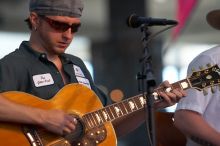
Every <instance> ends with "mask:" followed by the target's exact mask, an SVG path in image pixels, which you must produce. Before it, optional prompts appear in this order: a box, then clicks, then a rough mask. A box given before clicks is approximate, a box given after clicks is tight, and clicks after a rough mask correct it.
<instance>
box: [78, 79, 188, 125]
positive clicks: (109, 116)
mask: <svg viewBox="0 0 220 146" xmlns="http://www.w3.org/2000/svg"><path fill="white" fill-rule="evenodd" d="M190 87H191V85H190V82H189V81H188V79H187V78H186V79H184V80H181V81H178V82H175V83H173V84H172V86H171V87H170V88H165V89H164V88H157V89H155V91H156V92H154V93H153V97H154V101H155V103H156V102H160V101H161V100H162V98H161V97H160V96H158V95H159V94H158V93H159V92H169V91H170V90H172V89H176V88H182V89H188V88H190ZM145 96H146V95H143V94H140V95H137V96H134V97H131V98H127V99H126V100H123V101H121V102H118V103H114V104H112V105H109V106H106V107H104V108H102V109H99V110H97V111H93V112H90V113H87V114H85V115H84V116H83V117H82V119H83V120H84V122H85V123H86V125H87V127H88V128H94V127H98V126H100V125H102V124H103V123H105V122H109V121H114V120H115V119H118V118H120V117H123V116H126V115H129V114H131V113H133V112H135V111H138V110H141V109H143V108H144V107H145V106H146V97H145Z"/></svg>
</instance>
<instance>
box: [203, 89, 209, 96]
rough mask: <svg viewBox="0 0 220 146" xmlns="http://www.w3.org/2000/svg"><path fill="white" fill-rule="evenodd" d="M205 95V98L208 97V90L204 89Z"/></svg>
mask: <svg viewBox="0 0 220 146" xmlns="http://www.w3.org/2000/svg"><path fill="white" fill-rule="evenodd" d="M203 95H205V96H206V95H208V91H207V89H206V88H204V89H203Z"/></svg>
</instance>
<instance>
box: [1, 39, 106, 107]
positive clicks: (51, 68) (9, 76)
mask: <svg viewBox="0 0 220 146" xmlns="http://www.w3.org/2000/svg"><path fill="white" fill-rule="evenodd" d="M60 58H61V61H62V64H63V69H64V72H65V73H66V76H67V81H68V84H69V83H79V78H78V77H80V79H81V80H83V81H84V80H86V81H87V82H86V83H88V84H89V86H90V87H91V89H92V90H93V91H94V92H95V93H96V94H97V96H98V97H99V98H100V100H101V101H102V103H103V105H107V104H108V103H109V100H108V99H107V98H106V97H104V96H103V94H102V93H100V90H99V89H98V88H97V87H96V86H95V84H94V82H93V80H92V77H91V75H90V73H89V71H88V70H87V68H86V66H85V64H84V63H83V61H82V60H81V59H80V58H78V57H76V56H73V55H70V54H62V55H60ZM74 68H75V69H74ZM76 69H79V70H80V71H79V72H78V73H77V72H76ZM42 78H43V79H44V80H45V79H46V80H47V81H48V82H42V81H43V79H42ZM63 87H64V83H63V80H62V77H61V74H60V73H59V71H58V70H57V68H56V67H55V65H54V64H53V63H52V62H50V61H49V60H48V59H47V56H46V54H44V53H39V52H36V51H34V50H33V49H32V48H31V47H30V46H29V42H27V41H23V42H22V43H21V45H20V47H19V49H16V50H15V51H14V52H12V53H10V54H8V55H6V56H5V57H4V58H2V59H1V60H0V92H5V91H23V92H26V93H30V94H32V95H35V96H37V97H40V98H43V99H51V98H52V97H53V96H54V95H55V94H56V93H57V92H58V91H59V90H60V89H61V88H63Z"/></svg>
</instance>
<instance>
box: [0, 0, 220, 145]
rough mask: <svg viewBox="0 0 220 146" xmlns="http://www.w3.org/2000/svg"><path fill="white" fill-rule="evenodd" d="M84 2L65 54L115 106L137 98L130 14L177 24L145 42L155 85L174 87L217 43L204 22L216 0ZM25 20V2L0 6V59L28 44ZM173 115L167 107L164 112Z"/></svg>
mask: <svg viewBox="0 0 220 146" xmlns="http://www.w3.org/2000/svg"><path fill="white" fill-rule="evenodd" d="M84 3H85V8H84V11H83V16H82V26H81V28H80V31H79V33H77V34H76V37H75V38H74V40H73V42H72V44H71V45H70V46H69V48H68V50H67V52H68V53H71V54H74V55H76V56H79V57H81V58H82V59H83V60H84V61H85V63H86V65H87V66H88V68H89V70H90V72H91V74H92V76H93V78H94V80H95V82H96V84H97V85H98V86H99V87H100V89H102V90H103V91H104V92H105V93H106V94H107V95H109V96H110V97H111V98H112V99H113V100H114V101H119V100H121V99H126V98H128V97H131V96H134V95H136V94H139V93H140V91H139V90H138V87H139V84H138V81H137V79H136V76H137V74H138V73H139V72H141V69H142V64H141V63H140V61H139V60H140V59H141V57H142V56H143V51H144V49H143V48H144V47H143V45H142V35H143V34H142V32H141V30H140V28H135V29H134V28H130V27H128V26H127V24H126V20H127V17H128V16H129V15H131V14H132V13H136V14H137V15H139V16H143V17H153V18H166V19H171V20H177V21H178V22H179V24H178V25H177V26H176V27H174V28H172V29H169V30H167V31H165V32H163V33H161V34H159V35H158V36H156V37H155V38H154V39H153V40H152V41H151V42H150V43H149V46H148V50H149V54H150V55H151V56H152V66H153V72H154V75H155V80H156V83H157V85H158V84H160V83H161V82H162V81H164V80H169V81H170V82H176V81H178V80H181V79H184V78H186V69H187V65H188V63H189V62H190V61H191V60H192V59H193V58H194V57H195V56H196V55H198V54H199V53H200V52H202V51H204V50H207V49H208V48H211V47H212V46H215V45H217V44H218V43H219V41H220V39H219V36H220V34H219V33H220V32H219V31H216V30H214V29H213V28H211V27H210V26H209V25H208V24H207V22H206V14H207V12H209V11H210V10H213V9H217V8H220V5H219V1H218V0H137V1H134V0H84ZM28 15H29V11H28V1H27V0H19V1H15V0H1V1H0V46H1V48H0V50H1V51H0V58H1V57H3V56H4V55H6V54H8V53H9V52H11V51H13V50H15V49H16V48H18V46H19V44H20V43H21V41H22V40H28V39H29V30H28V27H27V26H26V24H25V23H24V19H26V18H27V17H28ZM165 27H166V26H153V27H149V29H148V30H149V32H150V33H151V34H154V33H156V32H158V31H160V30H162V29H163V28H165ZM114 93H116V94H114ZM174 110H175V106H172V107H171V108H167V109H166V110H164V111H165V112H171V113H172V112H173V111H174ZM161 124H163V122H161ZM159 131H160V130H159ZM146 135H147V130H146V126H145V124H143V125H142V126H141V127H140V128H138V129H137V130H135V131H134V132H133V133H131V134H129V135H127V136H125V137H122V138H120V139H119V141H118V146H134V145H138V146H146V145H147V137H146ZM171 146H172V145H171Z"/></svg>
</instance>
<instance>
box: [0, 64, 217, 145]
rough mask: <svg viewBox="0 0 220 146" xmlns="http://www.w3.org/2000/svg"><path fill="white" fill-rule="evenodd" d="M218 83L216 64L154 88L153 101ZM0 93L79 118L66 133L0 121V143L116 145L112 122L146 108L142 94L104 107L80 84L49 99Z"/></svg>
mask: <svg viewBox="0 0 220 146" xmlns="http://www.w3.org/2000/svg"><path fill="white" fill-rule="evenodd" d="M219 83H220V69H219V67H218V66H217V65H214V66H211V67H208V68H207V69H204V70H201V71H197V72H193V73H192V75H191V76H189V77H187V78H186V79H183V80H181V81H178V82H176V83H173V84H172V87H170V88H166V89H164V88H157V89H156V90H155V93H153V95H154V96H153V97H154V101H155V103H156V102H161V100H162V99H161V98H159V96H158V94H157V93H158V92H161V91H162V92H167V91H170V90H172V89H174V88H182V89H188V88H195V89H198V90H203V89H205V88H208V87H212V86H214V85H217V84H219ZM2 94H3V96H4V97H5V98H7V99H9V100H12V101H14V102H16V103H19V104H23V105H28V106H32V107H37V108H41V109H46V110H50V109H59V110H63V111H64V112H66V113H69V114H70V115H72V116H74V117H76V118H77V120H78V124H77V126H76V131H75V132H74V133H70V134H68V135H65V136H59V135H55V134H53V133H50V132H49V131H47V130H45V129H43V128H41V127H38V126H34V125H23V124H17V123H9V122H0V145H1V146H116V145H117V139H116V135H115V131H114V128H113V126H112V123H111V122H112V121H114V120H116V119H118V118H120V117H122V116H125V115H128V114H131V113H133V112H135V111H137V110H141V109H143V108H145V105H146V100H145V99H146V98H145V95H144V94H141V95H137V96H134V97H131V98H127V99H126V100H123V101H121V102H118V103H114V104H112V105H109V106H106V107H103V106H102V104H101V102H100V100H99V98H98V97H97V96H96V94H95V93H94V92H93V91H91V90H90V89H88V88H87V87H85V86H83V85H80V84H69V85H66V86H65V87H64V88H63V89H61V90H60V91H59V92H58V93H57V94H56V95H55V96H54V97H53V98H52V99H51V100H43V99H40V98H38V97H36V96H33V95H30V94H27V93H23V92H17V91H10V92H4V93H2Z"/></svg>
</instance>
